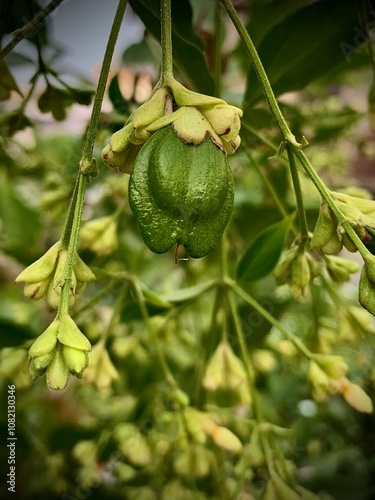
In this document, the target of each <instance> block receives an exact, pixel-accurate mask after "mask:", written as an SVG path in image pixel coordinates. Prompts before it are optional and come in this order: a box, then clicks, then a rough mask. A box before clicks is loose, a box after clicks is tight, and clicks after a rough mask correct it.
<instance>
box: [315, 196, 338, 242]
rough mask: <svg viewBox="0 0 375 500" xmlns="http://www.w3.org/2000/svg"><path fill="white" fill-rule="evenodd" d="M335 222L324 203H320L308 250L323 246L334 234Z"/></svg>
mask: <svg viewBox="0 0 375 500" xmlns="http://www.w3.org/2000/svg"><path fill="white" fill-rule="evenodd" d="M336 227H337V221H336V219H335V217H334V215H333V213H332V212H331V209H330V208H329V207H328V205H327V204H326V203H322V204H321V206H320V210H319V216H318V220H317V221H316V224H315V229H314V234H313V237H312V240H311V244H310V248H320V247H323V246H325V245H326V244H327V243H328V242H329V241H330V240H331V239H332V237H333V236H335V234H336Z"/></svg>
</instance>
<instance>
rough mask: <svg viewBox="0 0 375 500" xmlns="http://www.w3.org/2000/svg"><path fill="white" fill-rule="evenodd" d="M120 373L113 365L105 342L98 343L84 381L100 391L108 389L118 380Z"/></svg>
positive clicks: (91, 355)
mask: <svg viewBox="0 0 375 500" xmlns="http://www.w3.org/2000/svg"><path fill="white" fill-rule="evenodd" d="M118 378H119V373H118V371H117V369H116V367H115V366H114V364H113V363H112V360H111V358H110V356H109V353H108V350H107V348H106V346H105V343H104V341H99V342H97V343H96V344H95V345H94V347H93V348H92V351H91V354H90V366H89V367H88V368H87V370H86V372H85V375H84V377H83V380H84V381H85V382H87V383H89V384H94V385H96V387H97V388H98V389H106V388H107V387H109V386H110V385H111V384H112V382H114V381H116V380H118Z"/></svg>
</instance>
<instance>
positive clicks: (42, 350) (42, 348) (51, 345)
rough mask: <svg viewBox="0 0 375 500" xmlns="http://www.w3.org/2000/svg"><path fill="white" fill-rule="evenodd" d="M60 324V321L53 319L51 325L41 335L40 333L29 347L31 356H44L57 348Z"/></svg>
mask: <svg viewBox="0 0 375 500" xmlns="http://www.w3.org/2000/svg"><path fill="white" fill-rule="evenodd" d="M59 326H60V322H59V321H57V320H55V321H52V323H51V324H50V325H49V327H48V328H47V329H46V330H45V331H44V332H43V333H42V334H41V335H39V337H38V338H37V339H36V341H35V342H34V343H33V344H32V346H31V347H30V349H29V356H30V357H31V358H36V357H39V356H44V355H45V354H49V353H50V352H51V351H53V350H54V349H55V347H56V343H57V333H58V330H59Z"/></svg>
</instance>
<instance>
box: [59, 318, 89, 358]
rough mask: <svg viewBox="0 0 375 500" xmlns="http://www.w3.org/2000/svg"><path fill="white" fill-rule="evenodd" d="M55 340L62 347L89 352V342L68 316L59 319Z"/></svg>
mask: <svg viewBox="0 0 375 500" xmlns="http://www.w3.org/2000/svg"><path fill="white" fill-rule="evenodd" d="M57 338H58V340H59V341H60V342H61V343H62V344H63V345H64V346H68V347H73V348H74V349H78V350H81V351H90V350H91V344H90V342H89V340H88V339H87V337H85V335H83V333H82V332H81V330H80V329H79V328H78V326H77V325H76V324H75V322H74V321H73V319H72V318H71V317H70V316H69V314H65V315H64V316H63V317H62V318H61V321H60V325H59V328H58V334H57Z"/></svg>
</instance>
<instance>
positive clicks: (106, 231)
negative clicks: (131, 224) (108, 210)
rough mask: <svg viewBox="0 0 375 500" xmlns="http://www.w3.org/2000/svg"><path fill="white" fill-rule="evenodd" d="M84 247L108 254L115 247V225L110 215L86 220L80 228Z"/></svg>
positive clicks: (101, 253)
mask: <svg viewBox="0 0 375 500" xmlns="http://www.w3.org/2000/svg"><path fill="white" fill-rule="evenodd" d="M80 237H81V241H82V244H83V246H84V247H87V248H89V249H90V250H92V251H93V252H95V253H96V254H98V255H110V254H111V253H113V252H114V251H115V250H116V249H117V244H118V243H117V225H116V221H115V219H114V218H113V217H112V216H105V217H100V218H98V219H94V220H91V221H88V222H86V223H85V224H84V225H83V226H82V229H81V233H80Z"/></svg>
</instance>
